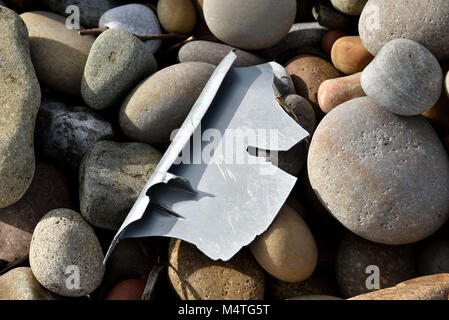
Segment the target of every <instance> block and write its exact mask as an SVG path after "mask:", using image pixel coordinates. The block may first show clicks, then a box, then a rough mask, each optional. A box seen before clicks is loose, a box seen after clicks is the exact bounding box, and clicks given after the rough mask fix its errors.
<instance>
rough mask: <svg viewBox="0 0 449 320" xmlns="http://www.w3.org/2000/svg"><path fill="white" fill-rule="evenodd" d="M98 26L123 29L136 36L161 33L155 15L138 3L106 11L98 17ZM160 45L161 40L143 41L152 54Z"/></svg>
mask: <svg viewBox="0 0 449 320" xmlns="http://www.w3.org/2000/svg"><path fill="white" fill-rule="evenodd" d="M98 26H99V27H109V28H111V29H113V28H118V29H123V30H126V31H128V32H130V33H132V34H137V35H142V34H161V33H162V30H161V26H160V24H159V20H158V19H157V15H156V13H154V11H153V10H151V9H150V8H149V7H147V6H145V5H143V4H139V3H132V4H126V5H123V6H120V7H115V8H113V9H110V10H108V11H106V12H105V13H103V15H102V16H101V17H100V20H99V21H98ZM161 44H162V41H161V40H147V41H145V45H146V46H147V47H148V49H150V51H151V52H152V53H155V52H156V51H158V50H159V48H160V47H161Z"/></svg>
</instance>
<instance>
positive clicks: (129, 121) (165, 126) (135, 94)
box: [119, 62, 215, 147]
mask: <svg viewBox="0 0 449 320" xmlns="http://www.w3.org/2000/svg"><path fill="white" fill-rule="evenodd" d="M214 69H215V67H214V66H213V65H211V64H208V63H203V62H183V63H179V64H175V65H172V66H169V67H167V68H165V69H162V70H160V71H158V72H157V73H155V74H153V75H152V76H150V77H148V78H147V79H145V80H144V81H142V82H141V83H140V84H139V85H138V86H137V87H136V88H135V89H134V90H133V91H132V92H131V93H129V95H128V97H127V98H126V99H125V101H124V102H123V104H122V107H121V110H120V116H119V117H120V119H119V121H120V127H121V129H122V130H123V132H124V133H125V134H126V135H127V136H128V137H130V138H132V139H134V140H136V141H141V142H147V143H149V144H150V145H152V146H155V147H157V146H166V145H168V144H169V143H170V135H171V133H172V131H173V130H175V129H178V128H179V127H180V126H181V125H182V123H183V122H184V120H185V118H186V117H187V115H188V114H189V112H190V109H191V108H192V106H193V104H194V103H195V101H196V99H197V98H198V96H199V95H200V93H201V91H202V90H203V88H204V86H205V85H206V83H207V81H208V80H209V78H210V76H211V75H212V72H213V71H214Z"/></svg>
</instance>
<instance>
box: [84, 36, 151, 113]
mask: <svg viewBox="0 0 449 320" xmlns="http://www.w3.org/2000/svg"><path fill="white" fill-rule="evenodd" d="M156 71H157V62H156V59H154V56H153V54H152V53H151V51H150V50H149V49H148V48H147V47H146V46H145V44H144V43H143V42H142V41H141V40H139V39H138V38H136V37H135V36H133V35H132V34H131V33H129V32H127V31H125V30H121V29H109V30H106V31H105V32H103V33H102V34H101V35H100V36H99V37H98V38H97V40H95V42H94V44H93V45H92V48H91V50H90V53H89V56H88V58H87V62H86V67H85V69H84V75H83V79H82V82H81V95H82V97H83V99H84V101H85V102H86V104H87V105H88V106H89V107H91V108H94V109H105V108H108V107H110V106H113V105H114V104H115V103H117V102H119V101H121V99H123V97H124V96H125V95H126V94H127V93H129V91H131V90H132V89H133V88H134V86H135V85H136V84H137V83H139V82H140V81H141V80H142V79H143V78H145V77H147V76H149V75H151V74H153V73H154V72H156Z"/></svg>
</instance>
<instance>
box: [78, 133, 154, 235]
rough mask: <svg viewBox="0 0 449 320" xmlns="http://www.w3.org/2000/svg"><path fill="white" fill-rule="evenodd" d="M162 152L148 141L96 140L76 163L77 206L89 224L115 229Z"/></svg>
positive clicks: (126, 213) (123, 218) (125, 214)
mask: <svg viewBox="0 0 449 320" xmlns="http://www.w3.org/2000/svg"><path fill="white" fill-rule="evenodd" d="M161 158H162V154H161V153H160V152H159V151H157V150H156V149H154V148H152V147H150V146H149V145H146V144H143V143H138V142H132V143H116V142H112V141H99V142H97V143H96V144H95V145H94V147H93V148H92V150H90V151H89V152H88V153H87V154H86V155H85V157H84V158H83V161H82V162H81V166H80V176H79V180H80V190H79V194H80V210H81V214H82V215H83V217H84V218H85V219H86V220H87V221H88V222H89V223H90V224H92V225H94V226H97V227H100V228H104V229H110V230H118V229H119V228H120V226H121V225H122V223H123V221H124V220H125V218H126V216H127V215H128V213H129V210H130V209H131V207H132V206H133V204H134V202H135V201H136V200H137V197H138V196H139V194H140V192H141V191H142V188H143V187H144V186H145V184H146V183H147V181H148V179H149V178H150V176H151V175H152V174H153V171H154V169H155V168H156V166H157V165H158V163H159V161H160V160H161Z"/></svg>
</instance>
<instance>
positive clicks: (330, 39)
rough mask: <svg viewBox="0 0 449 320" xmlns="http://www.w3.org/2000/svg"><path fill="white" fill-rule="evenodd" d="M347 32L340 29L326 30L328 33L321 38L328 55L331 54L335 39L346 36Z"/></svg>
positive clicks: (322, 47) (324, 50) (322, 46)
mask: <svg viewBox="0 0 449 320" xmlns="http://www.w3.org/2000/svg"><path fill="white" fill-rule="evenodd" d="M344 36H345V33H344V32H343V31H340V30H330V31H328V32H326V34H325V35H324V36H323V38H322V39H321V49H322V50H323V52H324V53H325V54H327V55H328V56H330V55H331V51H332V47H333V46H334V43H335V41H337V40H338V39H340V38H341V37H344Z"/></svg>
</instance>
